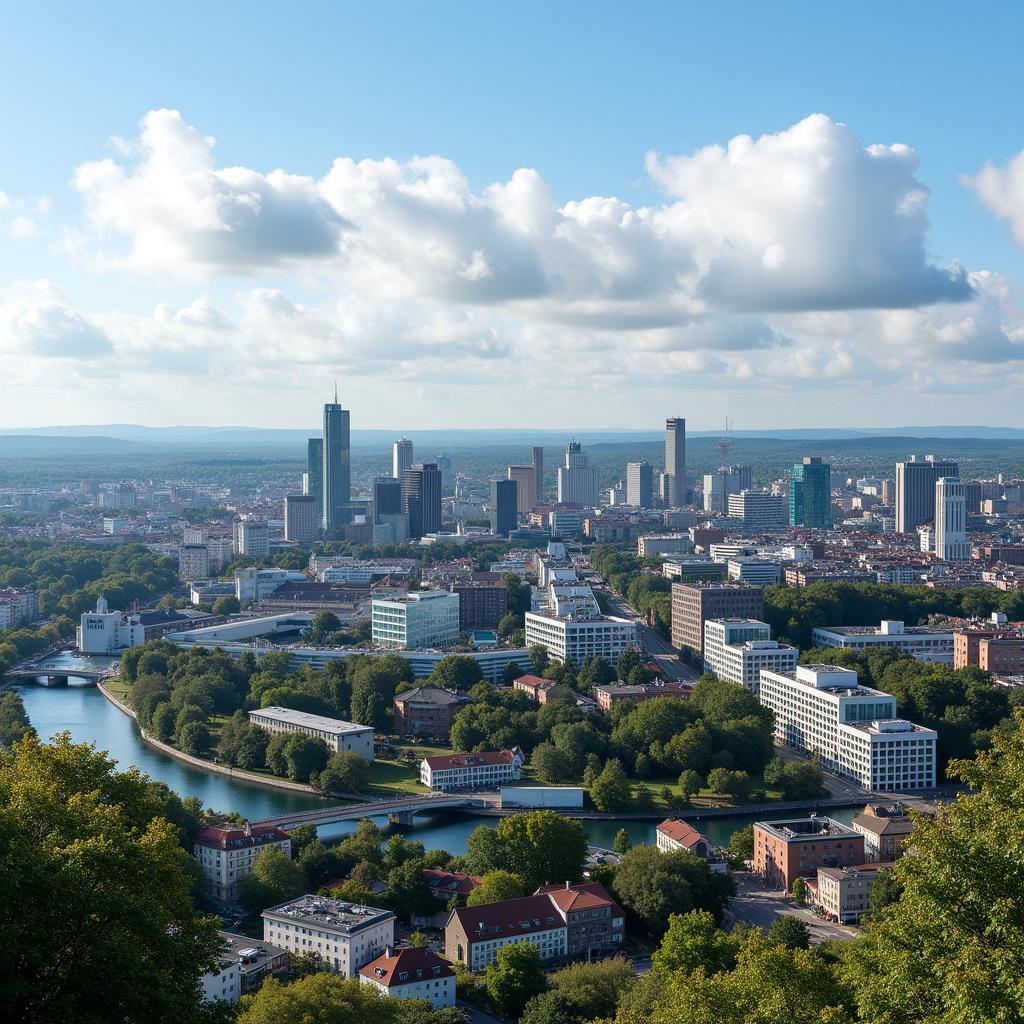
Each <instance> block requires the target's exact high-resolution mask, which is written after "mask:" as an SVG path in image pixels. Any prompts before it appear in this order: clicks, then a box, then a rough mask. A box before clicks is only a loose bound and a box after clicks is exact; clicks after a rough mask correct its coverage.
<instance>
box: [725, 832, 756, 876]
mask: <svg viewBox="0 0 1024 1024" xmlns="http://www.w3.org/2000/svg"><path fill="white" fill-rule="evenodd" d="M753 859H754V826H753V825H745V826H744V827H743V828H741V829H737V830H736V831H735V832H733V834H732V837H731V838H730V839H729V861H730V863H731V864H732V866H733V867H734V868H736V870H742V868H743V867H744V866H745V865H746V864H747V863H748V862H749V861H752V860H753Z"/></svg>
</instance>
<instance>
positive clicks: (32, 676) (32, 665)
mask: <svg viewBox="0 0 1024 1024" xmlns="http://www.w3.org/2000/svg"><path fill="white" fill-rule="evenodd" d="M45 660H46V659H45V658H42V659H40V662H23V663H22V664H21V665H18V666H17V667H15V668H9V669H8V670H7V671H6V672H5V673H4V678H5V679H6V680H7V681H8V682H15V681H21V682H29V683H34V682H37V681H38V680H40V679H45V680H46V682H45V683H43V684H42V685H43V686H61V685H65V686H66V685H67V681H68V677H69V676H74V677H75V678H76V679H85V680H86V681H87V682H90V683H92V684H93V686H95V685H96V684H97V683H99V682H101V681H102V680H104V679H111V678H113V677H114V676H116V675H117V673H118V665H119V663H118V662H115V663H114V664H113V665H110V666H108V667H107V668H102V669H100V668H92V667H87V666H84V665H83V666H82V667H81V668H79V667H78V666H77V665H49V666H47V665H44V664H41V662H45Z"/></svg>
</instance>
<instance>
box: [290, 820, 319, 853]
mask: <svg viewBox="0 0 1024 1024" xmlns="http://www.w3.org/2000/svg"><path fill="white" fill-rule="evenodd" d="M288 838H289V839H291V841H292V856H293V857H298V856H299V854H300V853H302V851H303V850H304V849H305V848H306V847H307V846H312V845H313V843H315V842H318V841H319V833H318V832H317V830H316V825H314V824H312V823H311V822H306V824H304V825H295V826H293V827H292V828H290V829H288Z"/></svg>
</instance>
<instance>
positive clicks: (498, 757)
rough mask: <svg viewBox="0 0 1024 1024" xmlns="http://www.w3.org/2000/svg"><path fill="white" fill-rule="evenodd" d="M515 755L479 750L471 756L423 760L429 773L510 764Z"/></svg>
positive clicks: (511, 752) (444, 756) (437, 757)
mask: <svg viewBox="0 0 1024 1024" xmlns="http://www.w3.org/2000/svg"><path fill="white" fill-rule="evenodd" d="M515 757H516V753H515V752H514V751H512V750H481V751H477V752H476V753H471V754H435V755H434V756H432V757H425V758H423V760H424V761H425V762H426V763H427V764H428V765H429V766H430V769H431V771H435V772H436V771H444V770H445V769H447V768H479V767H481V766H483V765H488V764H511V763H512V761H513V760H514V759H515Z"/></svg>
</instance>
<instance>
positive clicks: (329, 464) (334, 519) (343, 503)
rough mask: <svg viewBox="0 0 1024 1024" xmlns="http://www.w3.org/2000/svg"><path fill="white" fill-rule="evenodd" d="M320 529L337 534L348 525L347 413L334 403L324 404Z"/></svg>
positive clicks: (350, 513)
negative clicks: (321, 527) (321, 520)
mask: <svg viewBox="0 0 1024 1024" xmlns="http://www.w3.org/2000/svg"><path fill="white" fill-rule="evenodd" d="M323 434H324V438H323V440H324V449H323V450H324V463H323V466H324V468H323V528H324V530H326V531H327V532H328V533H337V532H338V531H339V530H340V529H341V528H342V527H343V526H346V525H347V524H348V523H350V522H351V521H352V512H351V507H350V506H351V502H352V478H351V465H350V460H351V447H350V441H349V414H348V409H342V407H341V406H340V405H339V404H338V389H337V388H335V389H334V401H333V402H327V403H325V404H324V431H323Z"/></svg>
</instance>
